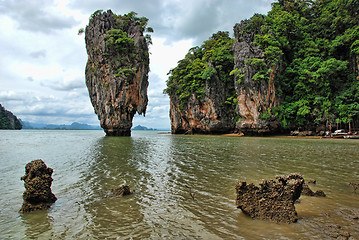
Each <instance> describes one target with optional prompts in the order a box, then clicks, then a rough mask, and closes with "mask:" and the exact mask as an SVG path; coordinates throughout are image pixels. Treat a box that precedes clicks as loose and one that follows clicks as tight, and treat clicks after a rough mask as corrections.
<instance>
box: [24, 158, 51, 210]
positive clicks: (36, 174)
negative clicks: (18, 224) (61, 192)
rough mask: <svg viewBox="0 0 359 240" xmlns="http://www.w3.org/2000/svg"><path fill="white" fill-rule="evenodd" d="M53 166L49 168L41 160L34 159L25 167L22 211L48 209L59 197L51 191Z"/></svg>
mask: <svg viewBox="0 0 359 240" xmlns="http://www.w3.org/2000/svg"><path fill="white" fill-rule="evenodd" d="M52 172H53V170H52V168H48V167H47V166H46V164H45V163H44V162H43V161H42V160H41V159H39V160H34V161H32V162H30V163H28V164H27V165H26V167H25V175H24V176H23V177H21V180H23V181H24V182H25V183H24V185H25V189H26V190H25V192H24V193H23V199H24V202H23V205H22V207H21V209H20V212H22V213H26V212H31V211H35V210H43V209H48V208H49V207H50V205H51V204H52V203H54V202H55V201H56V200H57V198H56V197H55V195H54V194H53V193H52V192H51V184H52V178H51V175H52Z"/></svg>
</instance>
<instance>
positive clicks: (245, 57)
mask: <svg viewBox="0 0 359 240" xmlns="http://www.w3.org/2000/svg"><path fill="white" fill-rule="evenodd" d="M254 19H256V21H254ZM261 19H263V16H261V15H255V16H254V17H252V18H251V19H250V20H244V21H242V22H241V23H240V24H236V25H235V27H234V36H235V42H234V45H233V53H234V69H235V71H236V72H237V73H236V74H235V88H236V92H237V96H238V104H237V108H236V112H237V114H238V116H239V120H238V122H237V123H236V130H237V131H238V132H243V133H245V134H248V135H251V134H254V135H258V134H272V133H275V132H277V131H279V130H280V128H281V126H280V123H279V122H278V121H277V120H276V119H272V118H271V117H269V118H264V117H263V116H264V115H263V114H265V113H268V111H270V109H271V108H272V107H278V106H279V103H280V101H279V98H278V97H277V95H276V89H275V84H274V79H275V77H276V76H277V74H278V72H279V71H280V66H279V64H271V63H269V62H268V61H267V59H265V57H264V56H265V54H264V51H263V49H261V47H260V46H258V45H257V44H255V36H256V35H258V34H259V35H261V34H262V32H261V23H259V24H258V23H257V22H260V20H261ZM267 115H269V116H270V115H271V114H270V113H268V114H267Z"/></svg>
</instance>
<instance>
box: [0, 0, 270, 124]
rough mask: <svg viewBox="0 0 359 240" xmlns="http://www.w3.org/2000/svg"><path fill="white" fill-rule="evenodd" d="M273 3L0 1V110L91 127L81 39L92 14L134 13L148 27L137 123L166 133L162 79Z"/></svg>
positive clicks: (260, 0) (238, 0)
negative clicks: (144, 96) (193, 51)
mask: <svg viewBox="0 0 359 240" xmlns="http://www.w3.org/2000/svg"><path fill="white" fill-rule="evenodd" d="M272 2H273V0H86V1H80V0H0V53H1V57H0V104H2V105H3V106H4V107H5V108H6V109H8V110H9V111H12V112H13V113H14V114H15V115H17V116H18V117H19V118H21V119H22V120H24V121H30V122H41V123H52V124H71V123H72V122H75V121H77V122H81V123H87V124H92V125H99V121H98V120H97V116H96V115H95V113H94V110H93V107H92V105H91V103H90V99H89V97H88V92H87V88H86V85H85V74H84V72H85V70H84V69H85V65H86V61H87V54H86V48H85V41H84V35H80V36H79V35H78V34H77V33H78V30H79V29H80V28H85V27H86V25H87V24H88V21H89V16H90V15H91V14H92V13H93V12H94V11H96V10H98V9H103V10H107V9H111V10H112V11H113V12H114V13H115V14H121V15H122V14H125V13H128V12H130V11H135V12H137V13H138V16H139V17H141V16H145V17H147V18H149V19H150V21H149V23H148V26H150V27H152V28H153V29H154V31H155V32H154V33H152V41H153V45H151V47H150V52H151V55H150V68H151V72H150V74H149V82H150V84H149V88H148V97H149V103H148V107H147V113H146V117H145V118H144V117H143V116H138V115H136V116H135V118H134V122H133V125H134V126H136V125H138V124H141V125H144V126H147V127H154V128H169V127H170V120H169V99H168V97H167V96H166V95H163V94H162V91H163V89H164V88H165V85H166V80H167V78H168V76H167V73H168V71H169V70H170V69H171V68H174V67H175V66H176V64H177V62H178V61H179V60H180V59H182V58H184V56H185V54H186V53H187V51H188V50H189V49H190V48H191V47H194V46H197V45H201V43H202V42H203V41H205V40H207V39H208V38H209V37H210V36H211V35H212V34H213V33H216V32H217V31H229V32H230V33H231V34H233V30H232V29H233V26H234V24H235V23H237V22H240V21H241V20H243V19H246V18H250V17H251V16H252V15H253V14H254V13H267V12H268V11H269V10H270V5H271V3H272Z"/></svg>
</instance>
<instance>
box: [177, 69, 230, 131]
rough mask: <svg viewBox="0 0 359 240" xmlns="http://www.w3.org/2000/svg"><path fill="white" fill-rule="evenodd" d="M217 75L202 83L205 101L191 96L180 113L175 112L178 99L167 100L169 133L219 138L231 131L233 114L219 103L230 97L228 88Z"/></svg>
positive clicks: (193, 95) (178, 110)
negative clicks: (198, 134) (217, 136)
mask: <svg viewBox="0 0 359 240" xmlns="http://www.w3.org/2000/svg"><path fill="white" fill-rule="evenodd" d="M226 85H228V83H225V82H223V81H221V80H220V79H219V77H218V76H217V75H215V76H213V77H212V79H211V80H210V81H206V87H205V91H206V92H205V97H204V99H198V98H197V97H196V95H195V94H192V95H191V96H190V98H189V100H188V102H187V104H185V106H184V108H183V110H181V109H179V102H180V100H179V96H177V95H171V96H170V118H171V129H172V133H174V134H177V133H179V134H181V133H188V134H193V133H202V134H220V133H227V132H230V131H233V130H234V122H233V112H232V111H231V109H230V108H229V106H225V105H224V104H223V103H224V102H225V101H226V99H227V97H228V96H230V93H229V89H231V88H230V87H228V86H226Z"/></svg>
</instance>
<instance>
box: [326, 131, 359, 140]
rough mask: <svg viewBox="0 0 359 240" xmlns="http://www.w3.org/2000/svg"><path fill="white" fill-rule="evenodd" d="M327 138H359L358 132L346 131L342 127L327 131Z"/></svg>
mask: <svg viewBox="0 0 359 240" xmlns="http://www.w3.org/2000/svg"><path fill="white" fill-rule="evenodd" d="M325 137H327V138H345V139H359V134H358V132H355V133H352V132H346V131H345V130H344V129H339V130H335V131H334V133H329V132H328V133H327V134H326V135H325Z"/></svg>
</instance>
